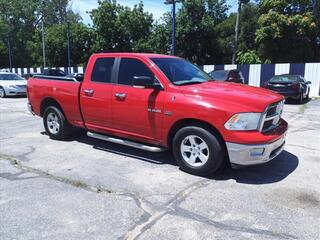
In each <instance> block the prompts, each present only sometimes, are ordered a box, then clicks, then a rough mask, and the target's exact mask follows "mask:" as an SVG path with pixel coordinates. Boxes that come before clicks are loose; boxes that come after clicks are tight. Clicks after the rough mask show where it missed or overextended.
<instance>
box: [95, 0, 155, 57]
mask: <svg viewBox="0 0 320 240" xmlns="http://www.w3.org/2000/svg"><path fill="white" fill-rule="evenodd" d="M98 4H99V6H98V8H97V9H94V10H92V11H91V18H92V21H93V28H94V30H95V33H96V41H95V44H94V49H95V51H150V50H151V47H150V45H149V44H148V38H149V36H150V34H151V30H152V23H153V18H152V14H149V13H148V12H145V11H144V8H143V4H142V2H140V3H139V4H138V5H135V6H134V7H133V8H132V9H131V8H129V7H124V6H121V5H120V4H117V2H116V1H115V0H114V1H100V0H99V1H98Z"/></svg>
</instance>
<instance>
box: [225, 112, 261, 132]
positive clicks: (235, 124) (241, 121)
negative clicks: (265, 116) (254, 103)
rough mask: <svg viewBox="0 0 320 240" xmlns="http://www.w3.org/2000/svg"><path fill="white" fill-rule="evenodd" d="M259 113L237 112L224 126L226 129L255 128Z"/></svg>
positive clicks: (257, 123) (256, 127)
mask: <svg viewBox="0 0 320 240" xmlns="http://www.w3.org/2000/svg"><path fill="white" fill-rule="evenodd" d="M260 117H261V113H237V114H235V115H233V116H232V117H231V118H230V119H229V120H228V121H227V122H226V123H225V124H224V127H225V128H226V129H228V130H240V131H241V130H242V131H245V130H257V129H258V125H259V122H260Z"/></svg>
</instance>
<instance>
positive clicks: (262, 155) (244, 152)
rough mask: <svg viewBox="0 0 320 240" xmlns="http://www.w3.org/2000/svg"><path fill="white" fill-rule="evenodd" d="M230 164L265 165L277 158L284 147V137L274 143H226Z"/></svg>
mask: <svg viewBox="0 0 320 240" xmlns="http://www.w3.org/2000/svg"><path fill="white" fill-rule="evenodd" d="M226 144H227V149H228V153H229V159H230V163H231V164H233V165H242V166H249V165H256V164H262V163H266V162H268V161H270V160H272V159H273V158H275V157H276V156H278V155H279V154H280V153H281V152H282V150H283V148H284V145H285V135H283V136H282V137H281V138H280V139H278V140H277V141H275V142H272V143H268V144H259V145H245V144H237V143H230V142H227V143H226Z"/></svg>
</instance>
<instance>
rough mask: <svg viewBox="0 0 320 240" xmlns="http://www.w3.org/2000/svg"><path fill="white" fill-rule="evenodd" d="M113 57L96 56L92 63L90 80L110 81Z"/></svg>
mask: <svg viewBox="0 0 320 240" xmlns="http://www.w3.org/2000/svg"><path fill="white" fill-rule="evenodd" d="M113 64H114V58H98V59H97V60H96V62H95V64H94V67H93V70H92V74H91V81H92V82H103V83H111V76H112V68H113Z"/></svg>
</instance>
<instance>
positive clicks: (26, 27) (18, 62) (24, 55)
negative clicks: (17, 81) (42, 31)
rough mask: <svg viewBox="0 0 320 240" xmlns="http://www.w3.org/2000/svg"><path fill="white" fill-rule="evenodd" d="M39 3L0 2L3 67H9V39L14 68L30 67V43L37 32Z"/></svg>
mask: <svg viewBox="0 0 320 240" xmlns="http://www.w3.org/2000/svg"><path fill="white" fill-rule="evenodd" d="M36 9H37V3H36V1H34V0H24V1H18V0H0V41H2V43H1V47H0V49H3V46H5V48H6V51H3V50H1V51H0V54H1V55H0V57H1V66H3V67H9V61H8V54H7V52H8V50H7V49H8V46H7V39H8V38H9V39H10V45H11V52H12V63H13V65H14V66H28V65H29V63H30V57H29V56H30V51H29V49H28V48H27V45H28V41H30V39H32V35H33V33H34V31H35V25H34V22H35V20H36V17H35V15H34V13H35V11H36Z"/></svg>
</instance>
